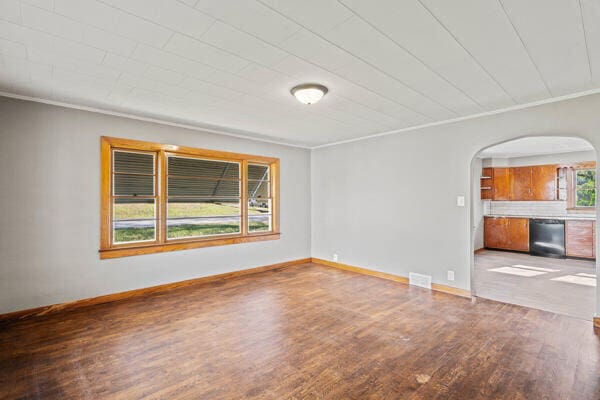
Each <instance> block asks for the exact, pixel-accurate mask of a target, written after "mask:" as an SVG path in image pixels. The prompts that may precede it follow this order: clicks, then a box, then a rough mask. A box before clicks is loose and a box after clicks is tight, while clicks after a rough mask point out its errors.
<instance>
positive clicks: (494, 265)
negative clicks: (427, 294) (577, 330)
mask: <svg viewBox="0 0 600 400" xmlns="http://www.w3.org/2000/svg"><path fill="white" fill-rule="evenodd" d="M595 280H596V263H595V262H594V261H588V260H575V259H554V258H547V257H535V256H530V255H529V254H520V253H511V252H506V251H494V250H484V251H482V252H479V253H477V254H475V279H474V285H473V286H474V289H475V294H476V295H477V296H478V297H483V298H486V299H491V300H496V301H502V302H506V303H512V304H518V305H521V306H525V307H532V308H538V309H540V310H545V311H551V312H555V313H558V314H564V315H570V316H572V317H577V318H582V319H585V320H592V318H593V317H594V314H595V311H596V288H595V287H594V286H588V285H587V284H593V283H595ZM573 281H575V282H577V283H573Z"/></svg>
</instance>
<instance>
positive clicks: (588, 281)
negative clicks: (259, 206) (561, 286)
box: [551, 274, 596, 287]
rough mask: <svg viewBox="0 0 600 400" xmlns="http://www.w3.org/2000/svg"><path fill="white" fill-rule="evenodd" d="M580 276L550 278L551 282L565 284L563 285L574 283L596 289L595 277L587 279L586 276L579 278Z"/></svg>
mask: <svg viewBox="0 0 600 400" xmlns="http://www.w3.org/2000/svg"><path fill="white" fill-rule="evenodd" d="M580 275H581V274H577V275H565V276H559V277H558V278H552V279H551V280H552V281H558V282H565V283H574V284H576V285H585V286H593V287H596V276H595V275H594V277H593V278H592V277H588V276H580ZM586 275H592V274H586Z"/></svg>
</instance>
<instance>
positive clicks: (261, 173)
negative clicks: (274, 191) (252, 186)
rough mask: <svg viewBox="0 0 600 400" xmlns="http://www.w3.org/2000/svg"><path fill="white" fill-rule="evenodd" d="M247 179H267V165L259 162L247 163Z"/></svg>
mask: <svg viewBox="0 0 600 400" xmlns="http://www.w3.org/2000/svg"><path fill="white" fill-rule="evenodd" d="M248 179H253V180H265V181H268V180H269V166H268V165H259V164H248Z"/></svg>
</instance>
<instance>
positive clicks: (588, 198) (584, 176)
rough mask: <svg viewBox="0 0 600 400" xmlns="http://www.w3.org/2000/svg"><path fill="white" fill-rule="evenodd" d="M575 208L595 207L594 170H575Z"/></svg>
mask: <svg viewBox="0 0 600 400" xmlns="http://www.w3.org/2000/svg"><path fill="white" fill-rule="evenodd" d="M574 181H575V207H576V208H583V207H595V206H596V170H593V169H578V170H575V179H574Z"/></svg>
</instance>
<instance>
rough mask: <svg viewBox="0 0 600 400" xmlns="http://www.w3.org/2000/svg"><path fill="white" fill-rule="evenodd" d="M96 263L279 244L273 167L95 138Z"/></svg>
mask: <svg viewBox="0 0 600 400" xmlns="http://www.w3.org/2000/svg"><path fill="white" fill-rule="evenodd" d="M101 148H102V149H101V158H102V195H101V232H100V236H101V243H100V257H101V258H114V257H124V256H130V255H137V254H147V253H156V252H162V251H173V250H183V249H189V248H196V247H207V246H218V245H226V244H234V243H244V242H253V241H260V240H274V239H278V238H279V213H278V211H279V182H278V177H279V160H278V159H276V158H271V157H261V156H252V155H246V154H237V153H228V152H220V151H213V150H203V149H196V148H188V147H180V146H172V145H164V144H158V143H148V142H141V141H135V140H127V139H116V138H108V137H103V138H102V145H101Z"/></svg>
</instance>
